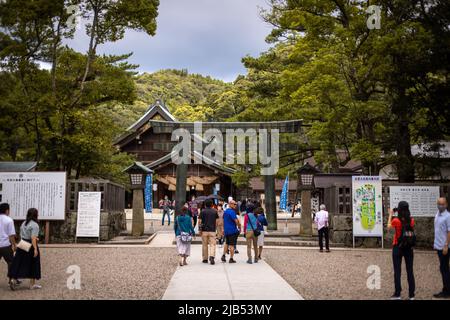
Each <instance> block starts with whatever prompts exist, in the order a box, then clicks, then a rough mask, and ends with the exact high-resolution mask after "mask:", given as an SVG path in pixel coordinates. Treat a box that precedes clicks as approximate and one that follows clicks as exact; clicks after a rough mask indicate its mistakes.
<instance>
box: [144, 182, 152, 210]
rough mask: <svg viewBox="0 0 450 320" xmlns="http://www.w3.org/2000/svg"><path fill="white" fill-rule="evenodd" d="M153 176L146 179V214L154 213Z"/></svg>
mask: <svg viewBox="0 0 450 320" xmlns="http://www.w3.org/2000/svg"><path fill="white" fill-rule="evenodd" d="M152 180H153V179H152V175H151V174H148V175H147V177H146V178H145V189H144V198H145V212H146V213H152V208H153V204H152V202H153V199H152V192H153V181H152Z"/></svg>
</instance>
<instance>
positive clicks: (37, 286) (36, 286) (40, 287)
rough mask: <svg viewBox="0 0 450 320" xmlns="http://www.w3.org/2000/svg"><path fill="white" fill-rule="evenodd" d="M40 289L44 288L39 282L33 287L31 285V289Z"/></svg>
mask: <svg viewBox="0 0 450 320" xmlns="http://www.w3.org/2000/svg"><path fill="white" fill-rule="evenodd" d="M39 289H42V286H41V285H39V284H35V285H33V286H32V287H30V290H39Z"/></svg>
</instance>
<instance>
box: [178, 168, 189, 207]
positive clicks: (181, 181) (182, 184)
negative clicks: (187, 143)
mask: <svg viewBox="0 0 450 320" xmlns="http://www.w3.org/2000/svg"><path fill="white" fill-rule="evenodd" d="M187 169H188V165H187V164H184V163H182V164H179V165H177V173H176V175H177V189H176V191H175V215H177V214H179V212H180V211H181V208H182V207H183V205H184V203H185V202H186V180H187Z"/></svg>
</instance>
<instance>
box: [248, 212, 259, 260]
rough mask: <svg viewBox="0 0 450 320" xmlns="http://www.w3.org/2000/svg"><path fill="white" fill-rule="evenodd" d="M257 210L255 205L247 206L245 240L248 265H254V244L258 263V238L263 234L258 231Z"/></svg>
mask: <svg viewBox="0 0 450 320" xmlns="http://www.w3.org/2000/svg"><path fill="white" fill-rule="evenodd" d="M254 210H255V207H254V205H253V204H249V205H247V213H246V214H245V217H244V232H245V239H246V240H247V256H248V260H247V263H248V264H252V244H253V250H254V252H255V260H254V261H255V263H257V262H258V236H259V235H260V234H261V232H260V231H259V230H258V229H257V223H258V220H257V219H256V216H255V214H254V213H253V211H254Z"/></svg>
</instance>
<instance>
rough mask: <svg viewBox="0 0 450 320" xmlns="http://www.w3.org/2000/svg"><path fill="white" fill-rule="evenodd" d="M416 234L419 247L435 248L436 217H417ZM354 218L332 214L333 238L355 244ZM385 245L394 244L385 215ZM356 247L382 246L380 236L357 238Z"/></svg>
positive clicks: (340, 241) (344, 242)
mask: <svg viewBox="0 0 450 320" xmlns="http://www.w3.org/2000/svg"><path fill="white" fill-rule="evenodd" d="M414 220H415V221H416V228H415V232H416V236H417V247H418V248H424V249H431V248H433V241H434V218H433V217H417V218H414ZM352 223H353V219H352V216H351V215H332V216H331V224H330V227H331V228H330V231H331V232H330V235H331V240H332V241H333V242H336V243H343V244H345V246H348V247H352V246H353V238H352V229H353V224H352ZM384 228H385V229H384V247H385V248H390V247H391V244H392V238H393V231H388V230H387V217H384ZM355 247H364V248H381V239H380V238H362V237H357V238H356V239H355Z"/></svg>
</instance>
